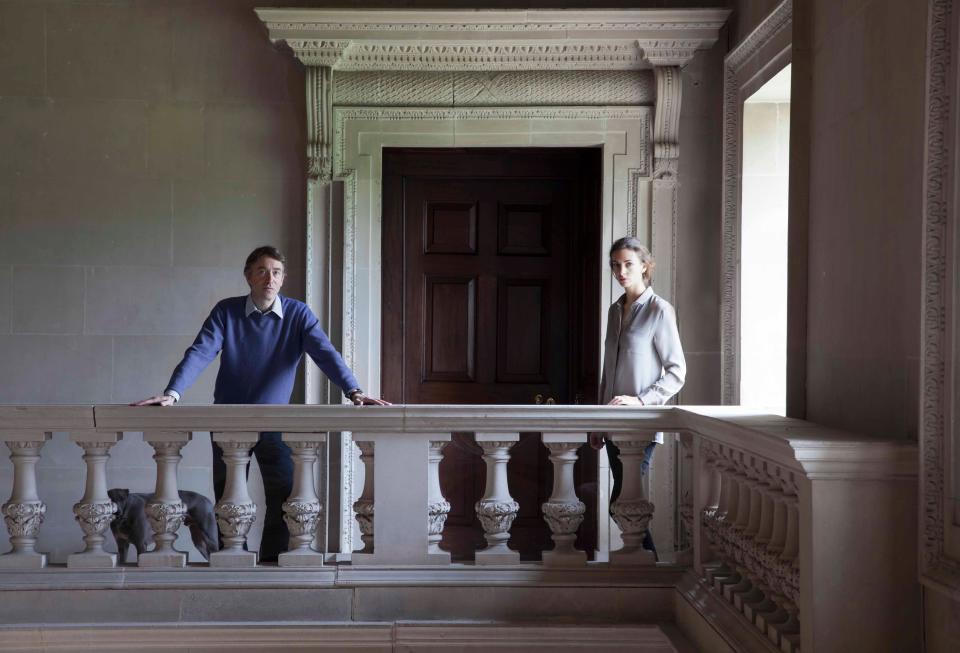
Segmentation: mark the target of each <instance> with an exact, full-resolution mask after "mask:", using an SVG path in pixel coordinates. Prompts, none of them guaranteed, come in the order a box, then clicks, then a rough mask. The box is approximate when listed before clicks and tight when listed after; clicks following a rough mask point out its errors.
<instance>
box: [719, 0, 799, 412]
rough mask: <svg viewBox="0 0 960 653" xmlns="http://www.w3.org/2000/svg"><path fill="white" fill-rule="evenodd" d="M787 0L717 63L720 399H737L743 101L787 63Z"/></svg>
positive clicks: (789, 4) (789, 40) (730, 401)
mask: <svg viewBox="0 0 960 653" xmlns="http://www.w3.org/2000/svg"><path fill="white" fill-rule="evenodd" d="M792 38H793V2H792V0H784V2H782V3H781V4H780V5H778V6H777V7H776V8H775V9H774V10H773V11H772V12H771V13H770V15H769V16H767V17H766V18H765V19H764V20H763V22H761V23H760V25H758V26H757V28H756V29H755V30H754V31H753V32H751V33H750V34H749V35H748V36H747V37H746V38H745V39H744V40H743V42H741V43H740V45H738V46H737V47H736V48H734V49H733V50H731V51H730V53H729V54H728V55H727V56H726V58H725V59H724V62H723V231H722V248H723V258H722V270H721V278H720V283H721V288H720V366H721V370H720V374H721V391H720V398H721V403H724V404H738V403H739V402H740V324H739V321H740V208H741V207H740V200H741V190H742V188H741V176H742V158H743V156H742V155H743V153H742V140H743V101H744V100H745V99H746V98H747V97H749V96H750V95H751V94H752V93H753V92H754V91H756V90H757V89H758V88H760V87H761V86H762V85H763V84H764V83H766V82H767V81H768V80H769V79H770V78H772V77H773V76H774V75H775V74H776V73H777V72H779V70H780V69H781V68H783V67H784V66H785V65H786V64H787V63H789V62H790V49H791V43H792Z"/></svg>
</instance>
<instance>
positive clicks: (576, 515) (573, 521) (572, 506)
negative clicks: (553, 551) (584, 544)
mask: <svg viewBox="0 0 960 653" xmlns="http://www.w3.org/2000/svg"><path fill="white" fill-rule="evenodd" d="M541 509H542V510H543V518H544V519H545V520H546V522H547V525H548V526H549V527H550V532H552V533H553V534H554V535H573V534H574V533H576V532H577V529H578V528H580V524H581V522H583V515H584V513H586V511H587V506H586V505H584V503H583V502H582V501H577V502H576V503H566V502H561V501H547V502H546V503H544V504H543V505H542V506H541Z"/></svg>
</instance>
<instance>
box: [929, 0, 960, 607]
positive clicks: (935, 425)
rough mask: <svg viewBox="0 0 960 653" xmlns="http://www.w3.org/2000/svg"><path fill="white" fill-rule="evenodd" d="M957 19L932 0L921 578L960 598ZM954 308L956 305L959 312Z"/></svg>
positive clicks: (948, 3)
mask: <svg viewBox="0 0 960 653" xmlns="http://www.w3.org/2000/svg"><path fill="white" fill-rule="evenodd" d="M956 37H957V34H956V17H955V15H954V3H953V0H929V3H928V23H927V75H926V103H925V108H926V143H925V146H924V159H925V160H924V181H923V190H924V194H923V195H924V196H923V311H922V313H921V315H922V322H921V332H922V338H923V341H922V352H923V355H922V360H921V365H922V368H921V374H922V376H921V384H920V388H921V389H920V408H921V410H920V424H919V441H920V442H919V443H920V457H921V462H922V465H921V469H920V497H921V498H920V520H921V523H920V529H919V531H920V542H919V550H920V580H921V582H923V583H924V585H926V586H927V587H931V588H934V589H937V590H940V591H943V592H945V593H947V594H948V595H951V596H953V597H955V598H957V597H960V560H957V559H956V558H954V557H952V556H950V555H949V554H948V552H947V551H946V540H947V530H948V529H950V528H952V525H951V524H949V523H948V520H947V501H948V497H949V495H950V490H949V487H948V485H949V483H948V479H949V473H948V469H949V466H950V465H951V456H950V454H949V452H950V450H951V445H952V446H953V447H956V446H957V445H958V443H957V442H956V441H954V442H952V443H951V441H950V438H952V437H954V434H953V433H952V432H951V429H950V424H951V422H952V420H951V419H949V414H950V412H951V410H952V406H951V404H950V402H951V397H950V394H952V393H948V388H949V375H950V374H951V369H950V368H951V367H952V365H953V364H954V363H953V352H952V349H953V346H954V344H953V342H951V340H952V333H953V331H952V329H953V328H955V327H954V326H952V325H951V322H955V320H956V317H955V312H956V310H957V309H958V308H960V307H958V306H951V304H952V303H953V300H954V297H953V295H952V293H953V292H954V288H953V285H954V284H953V283H952V281H951V276H950V275H951V271H952V270H951V266H950V260H951V258H952V257H955V256H956V255H957V252H956V251H953V250H954V249H955V247H956V245H955V241H953V242H952V241H951V239H952V238H955V237H956V236H955V233H956V232H955V230H956V229H957V220H956V210H957V209H956V204H955V199H956V198H955V197H954V193H955V186H954V181H953V169H954V166H955V165H956V164H957V161H956V156H957V153H956V152H955V151H951V144H954V143H955V142H956V141H955V140H954V133H955V127H954V125H953V124H952V123H953V122H954V121H956V119H957V118H956V116H957V113H956V111H957V109H956V106H955V104H956V100H957V93H956V90H955V84H954V82H955V79H956V74H957V73H956V70H957V69H956V63H955V59H954V58H953V57H954V56H955V54H956V50H957V49H956V41H955V39H956ZM951 309H952V310H951Z"/></svg>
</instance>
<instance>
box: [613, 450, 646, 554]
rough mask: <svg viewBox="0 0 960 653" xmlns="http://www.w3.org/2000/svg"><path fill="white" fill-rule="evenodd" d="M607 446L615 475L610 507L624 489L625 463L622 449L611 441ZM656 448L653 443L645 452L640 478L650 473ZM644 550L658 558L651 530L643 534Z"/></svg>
mask: <svg viewBox="0 0 960 653" xmlns="http://www.w3.org/2000/svg"><path fill="white" fill-rule="evenodd" d="M605 445H606V447H607V458H608V459H609V460H610V471H611V472H612V473H613V490H611V491H610V505H611V506H612V505H613V502H614V501H616V500H617V499H618V498H619V497H620V490H621V489H622V488H623V463H622V462H620V448H619V447H617V445H615V444H614V443H613V442H611V441H610V440H607V441H606V443H605ZM656 447H657V443H656V442H651V443H650V444H648V445H647V447H646V449H644V450H643V461H642V462H641V463H640V476H646V475H647V472H649V471H650V462H651V461H652V460H653V451H654V449H656ZM643 548H644V549H646V550H648V551H653V555H654V557H656V555H657V547H655V546H654V545H653V536H652V535H651V534H650V529H649V528H648V529H647V532H646V533H644V534H643Z"/></svg>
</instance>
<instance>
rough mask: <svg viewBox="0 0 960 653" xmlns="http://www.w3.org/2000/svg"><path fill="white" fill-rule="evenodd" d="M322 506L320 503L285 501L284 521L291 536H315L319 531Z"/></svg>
mask: <svg viewBox="0 0 960 653" xmlns="http://www.w3.org/2000/svg"><path fill="white" fill-rule="evenodd" d="M320 511H321V506H320V502H319V501H285V502H284V504H283V521H284V522H285V523H286V524H287V529H289V531H290V535H292V536H297V535H313V534H314V533H315V532H316V531H317V522H318V520H319V519H320Z"/></svg>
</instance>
